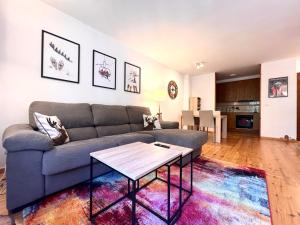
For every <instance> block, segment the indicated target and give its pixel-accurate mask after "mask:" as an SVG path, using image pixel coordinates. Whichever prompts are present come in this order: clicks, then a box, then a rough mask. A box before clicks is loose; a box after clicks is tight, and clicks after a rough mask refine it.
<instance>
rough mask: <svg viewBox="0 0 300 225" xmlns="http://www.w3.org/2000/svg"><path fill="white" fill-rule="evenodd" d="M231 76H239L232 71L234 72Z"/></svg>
mask: <svg viewBox="0 0 300 225" xmlns="http://www.w3.org/2000/svg"><path fill="white" fill-rule="evenodd" d="M229 76H231V77H235V76H237V74H235V73H232V74H230V75H229Z"/></svg>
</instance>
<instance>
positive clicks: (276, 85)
mask: <svg viewBox="0 0 300 225" xmlns="http://www.w3.org/2000/svg"><path fill="white" fill-rule="evenodd" d="M268 92H269V98H278V97H288V77H277V78H271V79H269V88H268Z"/></svg>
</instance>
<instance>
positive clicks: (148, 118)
mask: <svg viewBox="0 0 300 225" xmlns="http://www.w3.org/2000/svg"><path fill="white" fill-rule="evenodd" d="M143 119H144V130H158V129H161V126H160V123H159V119H158V117H157V116H152V115H145V114H144V115H143Z"/></svg>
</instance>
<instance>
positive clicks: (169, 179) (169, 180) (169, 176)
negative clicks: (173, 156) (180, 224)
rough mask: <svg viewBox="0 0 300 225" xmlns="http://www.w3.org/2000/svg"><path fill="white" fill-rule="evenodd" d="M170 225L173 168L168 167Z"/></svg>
mask: <svg viewBox="0 0 300 225" xmlns="http://www.w3.org/2000/svg"><path fill="white" fill-rule="evenodd" d="M167 167H168V224H170V217H171V175H170V171H171V168H170V166H169V165H168V166H167Z"/></svg>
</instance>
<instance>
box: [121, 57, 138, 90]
mask: <svg viewBox="0 0 300 225" xmlns="http://www.w3.org/2000/svg"><path fill="white" fill-rule="evenodd" d="M124 91H127V92H132V93H137V94H140V93H141V68H140V67H138V66H136V65H133V64H131V63H128V62H125V63H124Z"/></svg>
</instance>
